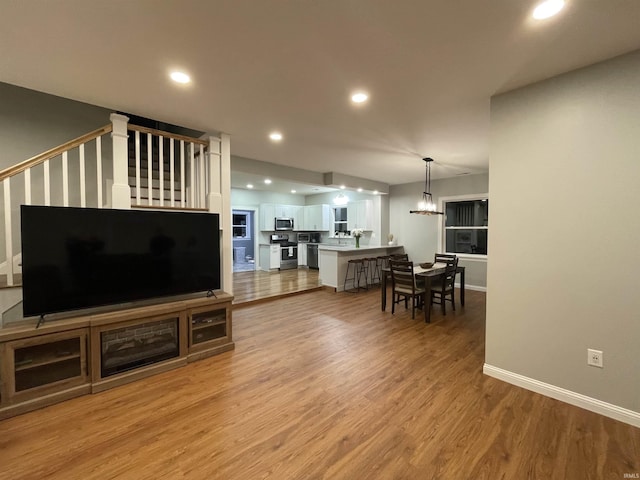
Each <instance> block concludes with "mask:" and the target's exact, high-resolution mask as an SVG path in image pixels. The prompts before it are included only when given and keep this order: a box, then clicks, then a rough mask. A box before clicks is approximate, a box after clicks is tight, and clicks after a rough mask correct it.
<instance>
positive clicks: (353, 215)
mask: <svg viewBox="0 0 640 480" xmlns="http://www.w3.org/2000/svg"><path fill="white" fill-rule="evenodd" d="M347 228H348V229H349V230H353V229H355V228H362V229H363V230H373V206H372V202H371V200H358V201H355V202H349V204H347Z"/></svg>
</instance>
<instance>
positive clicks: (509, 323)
mask: <svg viewBox="0 0 640 480" xmlns="http://www.w3.org/2000/svg"><path fill="white" fill-rule="evenodd" d="M639 85H640V51H636V52H634V53H632V54H628V55H625V56H622V57H618V58H615V59H612V60H609V61H607V62H603V63H600V64H596V65H593V66H591V67H587V68H584V69H581V70H577V71H575V72H571V73H568V74H565V75H562V76H559V77H556V78H552V79H550V80H547V81H544V82H541V83H538V84H535V85H532V86H529V87H526V88H522V89H519V90H516V91H513V92H510V93H506V94H503V95H500V96H497V97H494V98H493V99H492V102H491V148H490V152H491V154H490V155H491V157H490V172H491V178H490V185H489V191H490V193H491V196H490V200H491V210H490V218H489V220H490V229H491V231H490V235H489V252H490V262H489V269H488V293H487V334H486V363H487V364H488V365H489V366H493V367H498V368H500V369H503V370H505V371H507V372H511V373H515V374H519V375H522V376H524V377H527V378H528V379H533V380H535V381H538V382H543V383H544V384H547V385H551V386H554V387H558V388H561V389H565V390H567V391H570V392H575V393H577V394H580V395H584V396H586V397H589V398H590V399H596V400H598V401H602V402H607V403H608V404H612V405H614V406H617V407H622V408H624V409H629V410H632V411H635V412H640V355H639V354H638V352H639V344H638V342H639V341H640V295H639V294H638V287H637V285H638V279H637V278H638V274H639V272H640V254H638V251H637V246H636V244H637V241H638V239H639V238H640V214H639V213H638V207H639V205H640V186H639V185H638V181H639V180H640V90H639V87H638V86H639ZM587 348H595V349H598V350H603V351H604V369H599V368H594V367H589V366H587ZM596 403H597V402H596ZM607 408H608V407H607ZM637 419H640V415H639V416H638V417H637ZM639 424H640V423H639Z"/></svg>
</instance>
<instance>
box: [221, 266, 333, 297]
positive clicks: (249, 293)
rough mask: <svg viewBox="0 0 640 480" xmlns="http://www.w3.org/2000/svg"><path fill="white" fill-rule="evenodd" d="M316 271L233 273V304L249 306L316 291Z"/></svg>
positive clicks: (303, 269)
mask: <svg viewBox="0 0 640 480" xmlns="http://www.w3.org/2000/svg"><path fill="white" fill-rule="evenodd" d="M319 288H321V287H320V283H319V279H318V270H313V269H307V268H298V269H292V270H282V271H273V272H266V271H264V270H256V271H253V272H235V273H234V274H233V295H234V299H233V304H234V305H240V304H249V303H255V302H260V301H264V300H269V299H273V298H275V297H281V296H285V295H295V294H298V293H301V292H306V291H311V290H318V289H319Z"/></svg>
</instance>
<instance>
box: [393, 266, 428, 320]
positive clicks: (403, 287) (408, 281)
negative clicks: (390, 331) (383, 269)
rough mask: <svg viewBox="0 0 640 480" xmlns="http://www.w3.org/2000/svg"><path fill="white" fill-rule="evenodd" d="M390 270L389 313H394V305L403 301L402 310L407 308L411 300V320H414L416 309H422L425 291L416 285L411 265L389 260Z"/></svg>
mask: <svg viewBox="0 0 640 480" xmlns="http://www.w3.org/2000/svg"><path fill="white" fill-rule="evenodd" d="M389 268H390V269H391V291H392V298H391V313H392V314H393V313H395V307H396V303H400V302H401V301H402V300H404V308H405V309H406V308H408V301H409V299H411V318H415V314H416V308H424V306H423V305H422V303H423V302H422V299H423V298H424V292H425V289H424V288H421V287H419V286H418V285H417V284H416V277H415V274H414V272H413V263H412V262H409V261H406V260H394V259H391V260H389Z"/></svg>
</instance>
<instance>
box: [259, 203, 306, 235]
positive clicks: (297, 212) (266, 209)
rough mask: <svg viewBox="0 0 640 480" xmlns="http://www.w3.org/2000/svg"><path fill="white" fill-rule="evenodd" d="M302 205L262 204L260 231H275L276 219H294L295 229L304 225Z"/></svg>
mask: <svg viewBox="0 0 640 480" xmlns="http://www.w3.org/2000/svg"><path fill="white" fill-rule="evenodd" d="M302 210H303V207H302V205H280V204H277V203H261V204H260V230H262V231H274V230H275V219H276V218H293V229H294V230H302V229H301V228H299V227H298V225H300V224H301V223H302Z"/></svg>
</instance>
